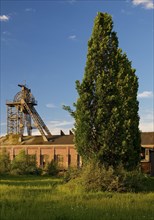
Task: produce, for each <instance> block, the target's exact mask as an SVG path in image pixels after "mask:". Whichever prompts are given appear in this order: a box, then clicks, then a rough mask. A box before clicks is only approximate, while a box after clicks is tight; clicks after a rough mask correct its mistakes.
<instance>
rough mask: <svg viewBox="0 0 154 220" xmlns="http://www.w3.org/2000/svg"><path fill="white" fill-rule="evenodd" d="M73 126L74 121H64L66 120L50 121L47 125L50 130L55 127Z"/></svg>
mask: <svg viewBox="0 0 154 220" xmlns="http://www.w3.org/2000/svg"><path fill="white" fill-rule="evenodd" d="M73 124H74V121H66V120H63V121H50V122H49V123H48V126H50V127H52V128H55V127H61V126H68V125H73Z"/></svg>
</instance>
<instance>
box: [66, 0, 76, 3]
mask: <svg viewBox="0 0 154 220" xmlns="http://www.w3.org/2000/svg"><path fill="white" fill-rule="evenodd" d="M76 2H77V1H76V0H69V1H68V3H70V4H74V3H76Z"/></svg>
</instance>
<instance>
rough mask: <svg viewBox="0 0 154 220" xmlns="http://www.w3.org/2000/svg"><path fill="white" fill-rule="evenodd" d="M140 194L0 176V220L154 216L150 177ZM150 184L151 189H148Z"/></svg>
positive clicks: (56, 180) (103, 219)
mask: <svg viewBox="0 0 154 220" xmlns="http://www.w3.org/2000/svg"><path fill="white" fill-rule="evenodd" d="M150 181H151V182H149V186H148V187H149V191H148V192H142V193H137V194H135V193H107V192H98V193H83V192H82V191H80V189H78V190H75V189H73V188H71V186H69V185H67V184H63V182H62V179H59V178H49V177H3V178H1V185H0V191H1V192H0V199H1V203H0V208H1V220H33V219H37V220H48V219H51V220H52V219H55V220H65V219H66V220H73V219H78V220H93V219H94V220H95V219H98V220H99V219H100V220H110V219H111V220H115V219H117V220H120V219H121V220H124V219H126V220H127V219H129V220H133V219H134V220H137V219H141V220H142V219H149V220H150V219H151V220H152V219H154V185H153V184H154V179H151V180H150ZM150 187H151V188H150Z"/></svg>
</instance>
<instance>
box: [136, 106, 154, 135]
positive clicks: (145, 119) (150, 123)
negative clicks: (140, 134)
mask: <svg viewBox="0 0 154 220" xmlns="http://www.w3.org/2000/svg"><path fill="white" fill-rule="evenodd" d="M139 127H140V130H141V131H145V132H146V131H154V115H153V110H149V109H145V110H142V111H141V112H140V125H139Z"/></svg>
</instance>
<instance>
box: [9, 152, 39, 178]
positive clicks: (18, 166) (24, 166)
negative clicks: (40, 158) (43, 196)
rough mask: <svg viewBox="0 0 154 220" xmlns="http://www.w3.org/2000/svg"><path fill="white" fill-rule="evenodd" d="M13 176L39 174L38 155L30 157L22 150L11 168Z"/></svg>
mask: <svg viewBox="0 0 154 220" xmlns="http://www.w3.org/2000/svg"><path fill="white" fill-rule="evenodd" d="M11 173H12V174H20V175H22V174H37V163H36V155H28V154H26V153H25V150H24V149H23V150H21V151H20V152H19V154H18V155H17V156H16V157H15V158H14V159H13V161H12V166H11Z"/></svg>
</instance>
